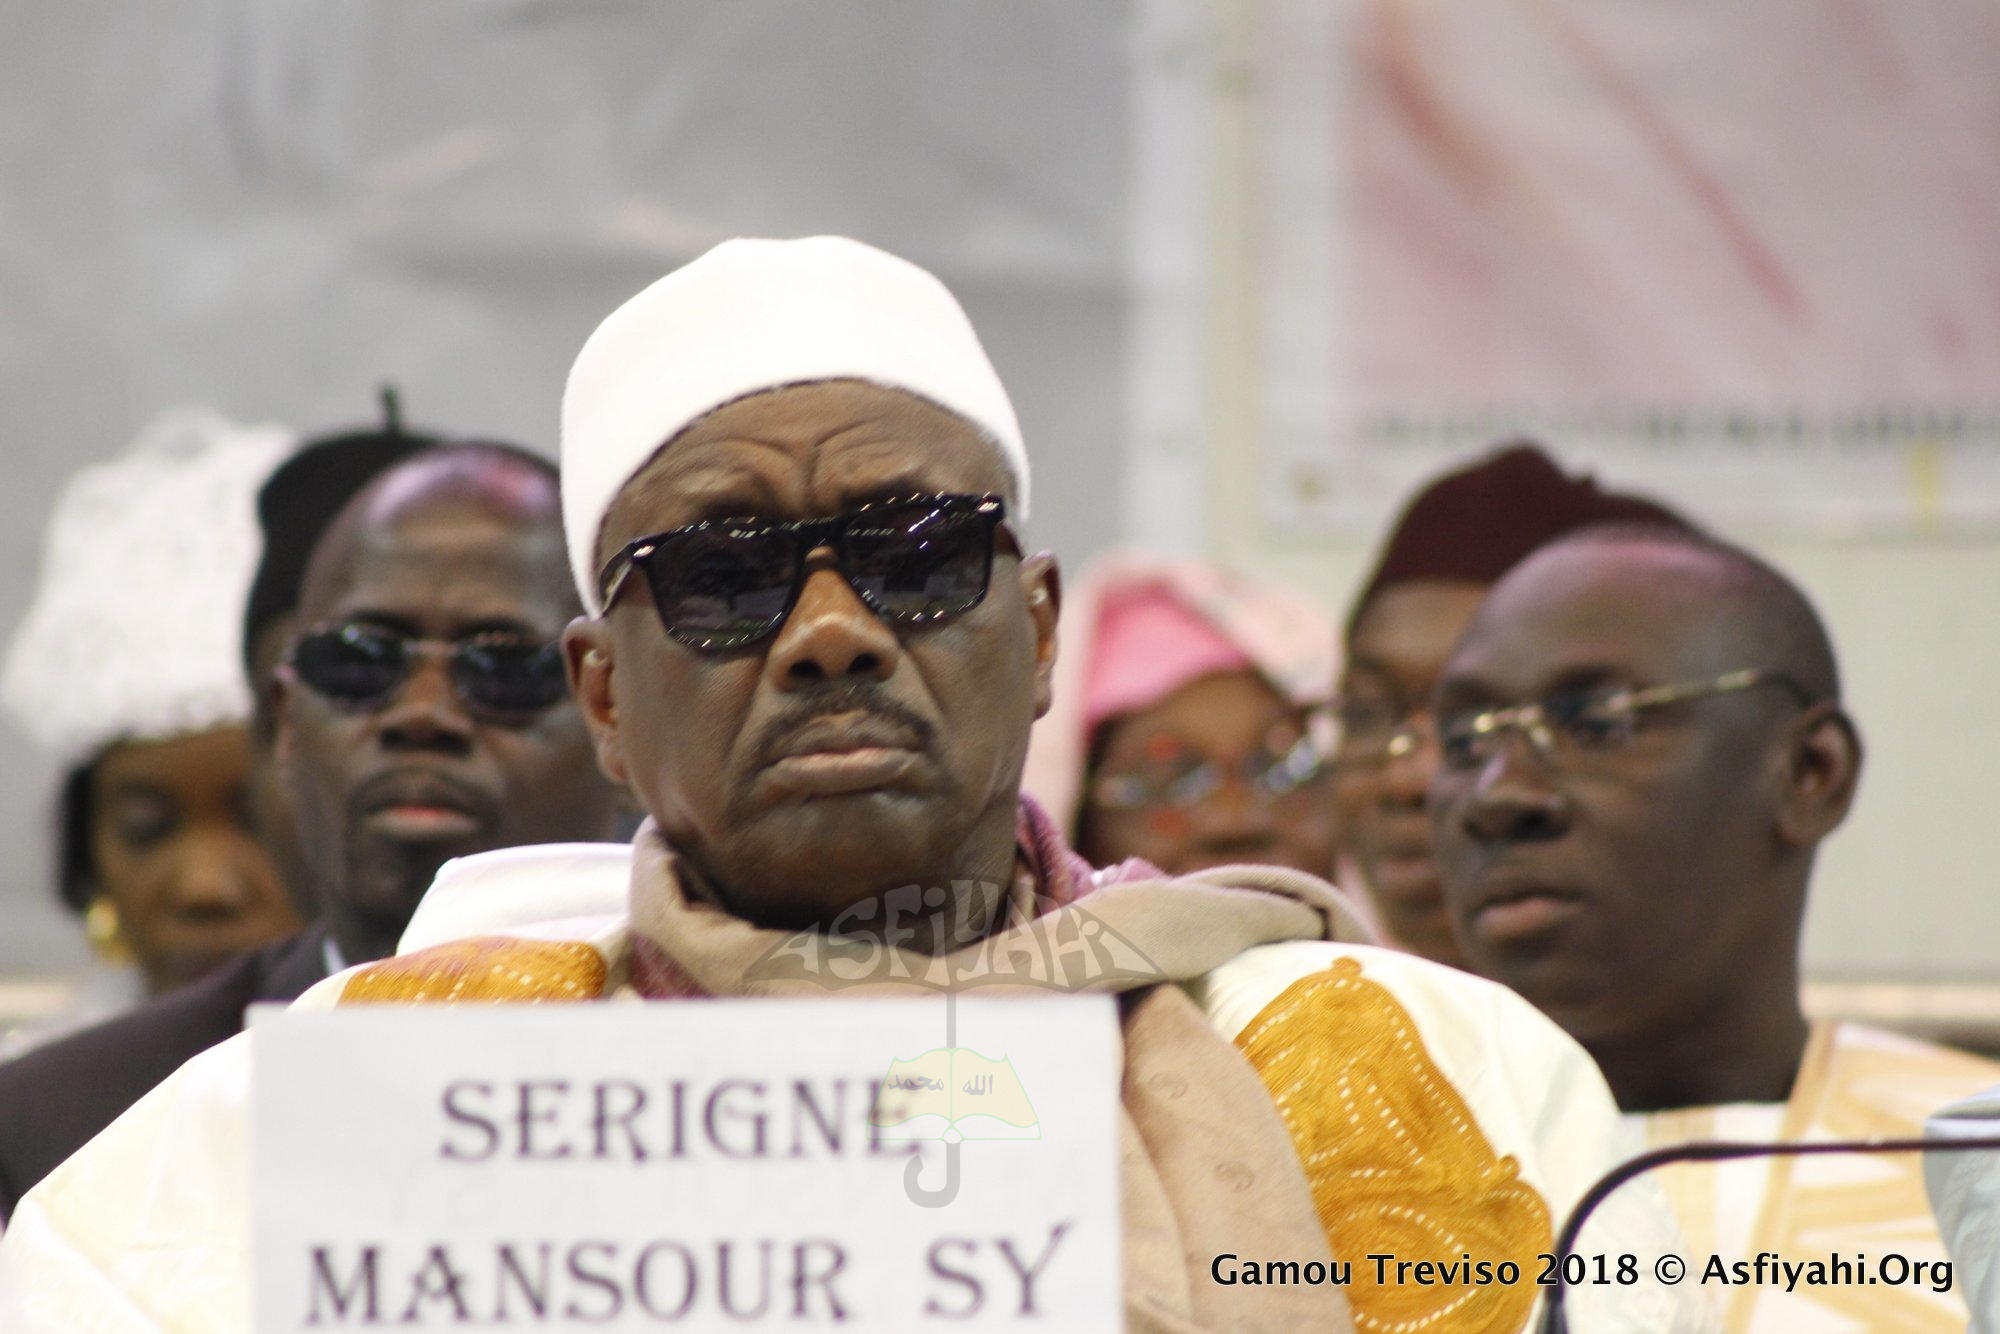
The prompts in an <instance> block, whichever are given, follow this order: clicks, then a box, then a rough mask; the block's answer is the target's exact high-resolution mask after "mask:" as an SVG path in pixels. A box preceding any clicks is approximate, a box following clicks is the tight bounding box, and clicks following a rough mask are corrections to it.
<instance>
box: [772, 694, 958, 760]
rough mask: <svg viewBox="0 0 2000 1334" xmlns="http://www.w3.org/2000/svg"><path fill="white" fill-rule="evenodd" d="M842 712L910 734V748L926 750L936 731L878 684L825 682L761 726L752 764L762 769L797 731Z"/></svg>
mask: <svg viewBox="0 0 2000 1334" xmlns="http://www.w3.org/2000/svg"><path fill="white" fill-rule="evenodd" d="M843 714H859V715H861V716H862V717H864V718H868V719H874V720H878V721H880V722H884V723H888V724H890V725H891V726H893V727H895V728H896V729H897V730H899V731H902V732H906V733H908V734H909V737H910V745H911V749H913V750H918V751H929V750H930V748H931V741H932V739H933V738H934V737H935V736H936V734H937V729H936V728H935V727H934V726H932V724H931V722H930V720H929V719H927V718H924V717H922V716H921V715H919V714H918V713H917V712H916V711H915V710H913V709H911V708H910V707H908V706H907V705H904V704H900V703H898V702H897V701H895V700H893V699H890V698H889V697H888V696H887V695H886V694H885V693H883V690H882V688H881V687H880V686H877V685H871V684H866V683H861V682H828V683H826V684H824V685H820V686H813V687H809V688H808V689H807V690H806V691H804V692H802V693H801V694H799V695H798V696H796V697H795V698H794V699H793V701H792V702H791V704H790V705H789V706H788V707H787V708H786V709H785V711H784V712H783V713H782V714H780V715H778V716H777V717H776V718H773V719H772V720H771V721H770V722H768V723H766V724H765V725H764V728H763V730H762V731H761V732H760V733H759V734H758V737H757V743H756V748H755V750H754V751H753V752H752V754H753V756H754V760H755V764H754V767H755V768H757V769H764V768H767V767H768V766H770V765H773V764H776V763H777V762H778V761H779V760H781V759H783V758H784V757H785V756H786V755H788V754H790V753H791V750H792V747H793V743H794V742H795V741H796V740H797V739H798V737H799V734H800V733H802V732H804V731H805V730H806V729H807V728H809V727H811V726H813V725H814V724H816V723H818V722H820V721H821V720H822V719H825V718H831V717H839V716H841V715H843Z"/></svg>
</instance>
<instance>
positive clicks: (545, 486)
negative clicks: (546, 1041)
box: [0, 430, 619, 1216]
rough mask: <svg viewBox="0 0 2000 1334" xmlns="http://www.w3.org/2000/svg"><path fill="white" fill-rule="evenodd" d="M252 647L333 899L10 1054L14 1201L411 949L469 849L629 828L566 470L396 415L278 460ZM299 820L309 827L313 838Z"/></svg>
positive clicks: (267, 741)
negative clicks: (276, 1025)
mask: <svg viewBox="0 0 2000 1334" xmlns="http://www.w3.org/2000/svg"><path fill="white" fill-rule="evenodd" d="M262 502H263V503H262V504H261V505H260V509H261V511H262V517H263V520H264V525H265V528H266V531H267V535H268V536H267V542H266V548H265V553H264V558H263V561H262V564H261V565H260V568H259V571H258V577H257V580H256V581H255V584H254V586H253V591H252V594H251V597H250V599H249V602H250V606H249V612H248V615H247V616H246V620H245V653H246V660H245V665H246V668H247V669H248V670H249V671H250V672H251V674H252V676H253V678H256V679H265V677H266V674H267V673H270V674H271V675H272V676H273V677H274V678H275V680H274V688H273V689H271V690H268V691H266V692H263V693H264V697H263V698H261V699H260V700H259V713H260V716H259V719H258V726H257V729H256V731H257V738H258V745H259V746H260V747H261V748H263V749H265V750H275V751H276V753H277V758H278V761H279V763H277V764H274V765H272V766H271V767H272V768H273V769H274V770H277V771H278V772H277V774H276V783H275V784H274V786H275V787H277V788H281V789H282V792H281V793H276V792H274V793H273V794H272V798H273V800H272V802H270V803H260V804H263V805H264V807H265V808H264V809H262V810H261V811H260V812H259V813H260V815H261V816H262V818H263V819H264V820H265V821H273V820H278V819H283V820H287V821H296V824H297V825H298V833H299V834H300V835H302V839H301V842H302V844H303V847H302V850H301V855H295V856H294V857H292V858H290V859H288V860H289V861H290V863H291V864H292V865H293V867H294V870H293V871H292V873H291V874H292V876H293V877H294V878H295V880H296V881H299V883H293V884H292V885H290V886H289V887H290V888H291V889H292V890H293V893H294V897H295V898H296V899H297V900H298V901H299V903H300V908H301V915H311V916H313V920H312V921H311V922H310V924H309V926H308V928H307V930H306V931H305V932H304V933H302V934H301V935H299V936H297V937H294V938H293V939H292V940H290V941H287V942H284V943H281V944H279V945H274V946H271V947H269V948H267V949H264V950H260V951H258V952H256V953H255V954H252V955H249V956H246V957H245V958H244V959H242V960H240V961H239V962H237V963H236V964H232V965H231V966H229V967H228V968H226V969H224V970H222V971H221V972H219V973H218V974H217V975H216V976H214V977H213V978H210V979H206V980H204V981H203V982H201V983H198V984H196V985H195V986H192V987H188V988H184V989H183V990H181V991H178V992H175V993H172V994H171V995H169V996H166V997H163V998H162V999H160V1000H159V1001H156V1002H154V1003H153V1004H150V1005H148V1006H145V1007H142V1008H141V1009H140V1010H138V1011H135V1012H134V1013H133V1014H131V1015H129V1016H125V1017H123V1018H121V1019H119V1020H116V1021H114V1022H112V1023H109V1024H105V1025H101V1026H99V1027H98V1028H95V1029H91V1030H88V1031H86V1032H84V1033H80V1034H77V1035H76V1036H74V1037H72V1038H70V1039H68V1040H66V1041H63V1042H59V1043H56V1044H53V1045H52V1046H50V1047H48V1048H45V1049H43V1050H42V1051H40V1052H35V1053H30V1055H29V1057H26V1058H23V1060H22V1061H19V1062H15V1063H11V1064H9V1065H7V1066H0V1216H4V1215H5V1214H6V1213H7V1212H9V1211H11V1209H12V1208H13V1205H14V1202H15V1201H16V1200H17V1199H18V1198H19V1196H20V1195H21V1194H22V1193H23V1192H25V1191H26V1190H27V1189H28V1188H29V1187H31V1186H32V1185H34V1184H35V1182H37V1181H38V1180H40V1179H41V1178H42V1177H43V1176H44V1175H46V1174H47V1173H48V1172H49V1171H50V1170H51V1169H53V1168H54V1167H55V1166H56V1165H57V1164H59V1163H60V1162H61V1161H62V1160H63V1159H64V1158H65V1157H67V1156H68V1155H69V1154H70V1153H71V1152H74V1151H75V1149H76V1148H77V1147H78V1146H80V1145H81V1144H83V1143H84V1142H85V1141H86V1140H88V1139H89V1138H90V1137H91V1136H92V1135H94V1134H95V1133H96V1132H97V1131H99V1130H101V1129H103V1128H104V1127H105V1126H106V1125H108V1124H109V1123H110V1122H111V1121H112V1120H113V1119H114V1118H115V1117H116V1116H118V1115H119V1114H120V1113H121V1112H122V1111H123V1110H124V1109H125V1108H126V1107H128V1106H130V1105H131V1104H132V1103H133V1102H134V1101H136V1100H137V1099H138V1098H139V1097H140V1096H141V1095H143V1094H144V1093H145V1092H146V1091H147V1090H148V1089H150V1088H151V1087H152V1086H153V1085H154V1084H156V1083H158V1082H159V1081H160V1080H161V1079H163V1078H165V1077H166V1076H167V1075H169V1074H171V1073H172V1072H173V1070H174V1069H175V1068H176V1067H178V1066H179V1065H180V1064H181V1063H182V1062H183V1061H185V1060H186V1059H188V1058H189V1057H191V1056H193V1055H195V1054H196V1053H198V1052H200V1051H203V1050H205V1049H207V1048H208V1047H211V1046H213V1045H215V1044H217V1043H219V1042H222V1041H224V1040H225V1039H227V1038H228V1037H230V1036H232V1035H233V1034H235V1033H237V1032H240V1031H241V1029H242V1027H243V1015H244V1009H245V1007H246V1006H247V1005H249V1004H251V1003H252V1002H255V1001H272V1000H290V999H292V998H293V997H295V996H297V995H298V994H299V993H300V992H302V991H304V990H305V989H306V988H307V987H309V986H311V985H312V984H313V983H315V982H317V981H319V980H320V979H321V978H323V977H325V976H327V975H328V974H329V973H332V972H337V971H339V970H340V969H341V968H343V967H345V966H346V965H347V964H348V963H350V962H360V961H363V960H367V959H373V958H378V957H380V956H382V955H385V954H390V953H393V952H394V950H395V946H396V940H397V937H398V936H399V935H400V934H401V933H402V930H403V927H404V926H405V925H406V924H407V923H408V921H409V918H410V914H411V912H412V911H413V910H414V908H415V907H416V904H417V900H418V899H419V898H420V897H421V896H422V894H423V892H424V890H425V889H426V888H427V887H428V886H429V884H430V882H431V880H432V878H433V877H434V876H435V875H436V873H437V869H438V867H439V865H441V864H442V863H443V862H444V861H445V860H446V859H447V858H449V857H454V856H459V855H462V854H465V853H471V852H477V851H482V850H485V849H488V848H496V847H505V846H511V845H513V844H516V843H537V842H548V841H552V840H568V839H581V840H588V839H597V838H608V837H611V836H613V835H614V834H615V833H617V832H618V823H619V820H618V815H617V810H616V803H615V801H614V796H613V792H612V790H611V788H610V787H609V785H608V784H606V783H605V781H604V780H603V779H602V777H601V776H600V775H599V774H598V773H597V771H596V769H595V766H594V765H593V764H592V760H591V751H590V746H589V742H588V738H587V736H586V734H585V732H584V728H583V724H582V721H581V719H580V718H579V717H578V715H577V711H576V707H575V705H574V703H572V702H571V700H570V697H569V692H568V689H567V686H566V685H565V683H564V681H563V674H562V659H561V654H560V649H559V647H558V645H557V639H558V637H559V636H560V634H561V631H562V628H563V626H564V625H565V624H566V623H567V622H568V620H569V619H570V617H572V616H573V615H574V614H575V612H576V597H575V593H574V591H573V590H572V589H571V587H570V584H569V577H568V573H567V570H566V567H565V564H564V560H563V550H562V535H561V528H560V523H559V516H558V512H557V493H556V478H555V469H554V468H553V467H551V466H550V465H549V464H548V463H547V462H546V461H544V460H542V459H539V458H537V457H535V456H534V455H531V454H527V453H525V452H522V451H517V450H513V449H509V448H505V447H500V446H494V445H449V444H444V443H443V442H440V441H437V440H434V439H427V438H424V437H415V436H407V435H403V434H401V433H400V432H396V431H393V430H392V431H388V432H384V433H381V434H377V435H357V436H346V437H339V438H334V439H329V440H326V441H321V442H318V443H316V444H313V445H310V446H308V447H307V448H306V449H305V450H303V451H301V453H300V454H299V455H298V456H297V457H296V458H295V459H293V460H291V461H289V462H288V463H287V464H285V465H284V466H283V467H281V468H280V469H279V470H278V471H277V472H276V473H274V474H273V476H272V477H271V479H270V480H269V482H267V483H266V485H265V488H264V494H263V497H262ZM289 841H290V840H287V842H289Z"/></svg>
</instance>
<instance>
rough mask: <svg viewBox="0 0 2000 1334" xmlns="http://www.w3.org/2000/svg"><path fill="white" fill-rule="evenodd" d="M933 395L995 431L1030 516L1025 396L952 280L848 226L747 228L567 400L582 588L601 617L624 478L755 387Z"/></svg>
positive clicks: (1018, 503) (609, 341) (623, 314)
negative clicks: (841, 382) (1001, 366)
mask: <svg viewBox="0 0 2000 1334" xmlns="http://www.w3.org/2000/svg"><path fill="white" fill-rule="evenodd" d="M837 379H857V380H867V381H870V382H872V383H875V384H879V385H884V386H886V387H888V388H892V389H903V390H907V391H909V392H910V393H913V394H917V395H919V396H921V397H923V398H926V399H929V400H930V401H931V402H933V403H936V404H938V405H939V406H940V407H944V408H948V409H950V410H951V411H952V412H955V413H957V414H958V415H959V416H961V417H963V418H965V419H966V420H967V421H969V422H971V423H972V424H973V425H975V426H977V427H979V428H980V429H981V430H982V431H984V432H985V433H986V435H987V436H988V437H989V438H990V439H991V440H992V442H993V444H994V445H995V447H997V448H998V449H999V450H1000V452H1001V454H1002V455H1003V456H1004V457H1005V458H1006V460H1007V465H1008V468H1009V469H1010V471H1012V473H1013V474H1014V483H1015V488H1016V490H1017V492H1018V494H1017V495H1016V496H1015V498H1014V499H1015V504H1014V513H1015V517H1017V518H1021V519H1025V518H1027V516H1028V454H1027V449H1026V447H1025V446H1024V445H1023V443H1022V440H1021V426H1020V423H1019V422H1018V421H1017V420H1016V419H1015V416H1014V405H1013V403H1012V402H1011V401H1010V400H1009V399H1008V397H1007V390H1006V389H1005V387H1003V386H1002V385H1001V383H1000V377H999V375H998V374H997V373H996V372H995V371H994V369H993V364H992V362H990V361H989V360H987V357H986V351H985V349H984V348H983V347H981V346H980V344H979V336H978V335H977V334H976V333H974V332H973V329H972V323H971V321H970V320H968V319H967V318H966V316H965V312H964V311H963V310H962V309H960V307H959V304H958V302H957V300H956V299H954V298H953V296H952V294H951V293H950V292H949V291H948V290H946V288H945V285H944V284H943V283H941V282H939V281H938V280H937V279H936V278H935V277H933V276H932V275H931V274H929V273H927V272H925V271H924V270H923V269H921V268H918V267H917V266H916V265H914V264H912V263H910V262H909V261H908V260H903V259H898V258H897V257H896V256H894V255H891V254H888V253H886V252H884V251H881V250H877V249H875V248H874V247H873V246H869V245H863V244H862V243H861V242H859V241H851V240H848V239H847V238H846V237H841V236H813V237H806V238H803V239H799V240H788V241H778V240H764V239H753V238H742V237H739V238H737V239H735V240H731V241H724V242H723V243H722V244H721V245H719V246H716V247H715V248H714V249H713V250H710V251H709V252H708V253H707V254H705V255H703V256H701V257H700V258H699V259H696V260H694V261H693V262H692V263H689V264H686V265H683V266H682V267H681V268H678V269H676V270H674V271H673V272H672V273H670V274H668V275H667V276H666V277H664V278H662V279H660V280H659V281H658V282H656V283H654V284H653V285H652V286H650V287H648V288H646V289H645V290H644V291H643V292H640V293H639V294H638V295H637V296H635V297H633V298H632V299H631V300H630V301H627V302H626V303H625V304H624V305H622V306H620V307H619V308H618V309H617V310H615V311H613V312H612V313H611V314H610V315H609V316H608V317H607V318H606V319H605V321H604V322H603V323H602V324H600V325H598V326H597V330H596V332H594V333H593V334H591V336H590V338H589V339H588V340H587V341H586V342H585V343H584V345H583V350H582V351H581V352H579V353H578V354H577V358H576V364H575V365H574V366H573V367H571V369H570V373H569V382H568V384H567V386H566V387H565V388H564V391H563V403H562V483H563V485H562V490H563V526H564V529H565V531H566V533H567V535H568V539H569V555H570V568H571V571H572V572H573V573H574V575H575V577H576V589H577V593H578V595H579V596H580V597H582V599H583V605H584V606H585V607H586V608H588V609H589V611H590V613H591V615H593V616H595V615H597V614H599V613H600V612H602V611H603V607H601V606H600V605H599V603H598V596H597V558H596V551H597V539H598V534H599V531H600V529H601V528H602V526H603V522H604V515H605V512H606V511H607V510H608V509H609V508H610V506H611V502H612V500H613V499H614V498H615V497H616V496H617V494H618V492H619V490H620V488H622V487H623V486H624V485H625V483H626V482H628V481H630V480H631V478H632V475H633V474H634V473H636V472H638V471H639V469H640V468H642V467H644V466H645V464H646V462H647V461H648V460H649V459H651V458H652V457H653V455H654V454H656V453H658V452H659V449H660V447H661V446H662V445H664V444H666V443H667V442H668V441H669V440H671V439H672V438H673V437H674V436H675V435H677V434H679V433H680V431H681V429H682V428H683V427H686V426H687V425H688V424H690V423H691V422H693V421H695V420H696V419H697V418H699V417H701V416H703V415H704V414H706V413H708V412H710V411H712V410H714V409H715V408H719V407H721V406H722V405H723V404H725V403H730V402H733V401H735V400H736V399H739V398H743V397H745V396H747V395H750V394H754V393H758V392H761V391H763V390H767V389H777V388H780V387H782V386H785V385H791V384H802V383H810V382H812V381H817V380H837Z"/></svg>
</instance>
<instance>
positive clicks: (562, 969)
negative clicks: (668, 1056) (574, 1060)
mask: <svg viewBox="0 0 2000 1334" xmlns="http://www.w3.org/2000/svg"><path fill="white" fill-rule="evenodd" d="M605 971H606V970H605V966H604V956H603V955H601V954H599V953H598V952H597V951H596V950H594V949H592V948H591V947H590V946H588V945H586V944H583V943H582V942H580V941H574V940H519V939H516V938H514V937H512V936H479V937H475V938H473V939H470V940H454V941H451V942H450V943H448V944H444V945H436V946H433V947H432V948H430V949H427V950H419V951H418V952H417V953H415V954H405V955H400V956H398V957H396V958H393V959H382V960H379V961H378V962H376V963H372V964H369V965H368V966H367V967H366V968H363V969H361V970H360V971H359V972H357V973H355V974H354V975H353V976H352V977H350V978H348V979H347V983H346V985H345V986H343V987H342V988H341V990H340V1002H339V1003H340V1004H342V1005H373V1004H389V1005H397V1004H411V1003H421V1002H424V1001H576V1000H595V999H597V998H598V997H599V996H601V995H603V994H604V977H605Z"/></svg>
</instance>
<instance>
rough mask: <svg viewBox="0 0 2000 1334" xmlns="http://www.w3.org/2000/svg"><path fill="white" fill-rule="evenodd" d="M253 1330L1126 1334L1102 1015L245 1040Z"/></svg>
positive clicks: (588, 1017) (511, 1009)
mask: <svg viewBox="0 0 2000 1334" xmlns="http://www.w3.org/2000/svg"><path fill="white" fill-rule="evenodd" d="M252 1042H253V1044H254V1053H255V1054H254V1062H255V1066H254V1068H255V1075H254V1081H255V1082H254V1089H253V1096H254V1098H255V1104H254V1112H253V1121H252V1124H253V1127H254V1141H255V1142H254V1145H253V1163H254V1173H253V1176H252V1180H253V1182H254V1186H253V1190H254V1194H255V1199H254V1211H255V1233H254V1236H255V1253H254V1263H255V1266H256V1279H255V1292H256V1308H255V1310H256V1327H257V1329H258V1330H260V1331H266V1332H267V1334H276V1332H278V1331H294V1330H296V1331H324V1330H337V1329H378V1328H380V1329H388V1328H394V1329H399V1330H402V1329H520V1330H593V1331H596V1330H659V1329H679V1330H711V1329H729V1330H743V1329H794V1328H806V1329H810V1328H815V1327H832V1326H839V1327H842V1328H851V1329H862V1330H877V1329H881V1330H887V1329H896V1330H910V1329H931V1328H934V1329H939V1330H944V1329H1036V1330H1092V1331H1096V1330H1105V1329H1115V1328H1117V1327H1118V1324H1119V1322H1120V1319H1121V1316H1120V1304H1119V1300H1120V1290H1119V1232H1118V1181H1117V1171H1118V1148H1117V1116H1118V1108H1117V1098H1118V1084H1119V1072H1120V1067H1121V1055H1120V1051H1121V1048H1120V1039H1119V1034H1118V1029H1117V1019H1116V1013H1115V1010H1114V1007H1113V1003H1112V1002H1111V1000H1110V999H1109V998H1107V997H1102V996H1095V997H1078V996H1051V997H1048V998H1036V999H1007V1000H1000V999H990V998H989V999H980V998H979V997H977V996H976V995H974V996H971V997H959V998H957V999H956V1000H952V1001H947V1000H946V999H944V998H943V997H940V998H938V999H936V1000H909V1001H861V1000H853V1001H847V1000H827V1001H811V1000H807V1001H695V1002H685V1003H678V1004H601V1005H549V1006H525V1005H523V1006H437V1007H426V1006H407V1007H405V1006H387V1005H384V1006H362V1007H355V1008H350V1009H342V1010H332V1011H303V1012H301V1011H288V1012H285V1013H282V1014H279V1015H275V1016H271V1017H269V1018H266V1019H262V1020H260V1021H259V1022H258V1023H256V1024H255V1025H254V1026H253V1027H252Z"/></svg>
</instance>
